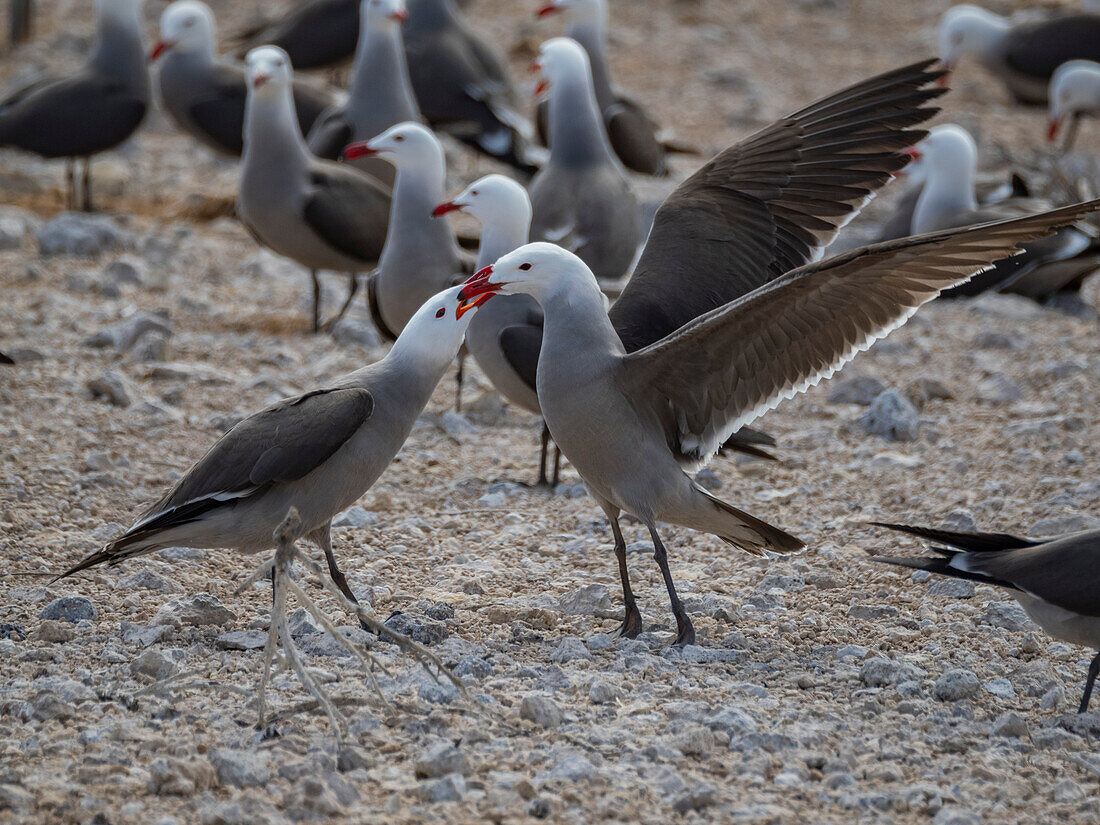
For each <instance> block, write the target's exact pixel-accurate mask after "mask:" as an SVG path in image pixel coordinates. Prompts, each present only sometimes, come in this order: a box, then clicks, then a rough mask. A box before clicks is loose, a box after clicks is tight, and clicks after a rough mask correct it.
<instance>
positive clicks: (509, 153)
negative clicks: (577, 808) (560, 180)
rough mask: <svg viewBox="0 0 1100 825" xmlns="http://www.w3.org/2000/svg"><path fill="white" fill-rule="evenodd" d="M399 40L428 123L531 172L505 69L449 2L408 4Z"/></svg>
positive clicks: (524, 125)
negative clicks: (402, 34)
mask: <svg viewBox="0 0 1100 825" xmlns="http://www.w3.org/2000/svg"><path fill="white" fill-rule="evenodd" d="M404 37H405V52H406V56H407V59H408V64H409V75H410V77H411V79H412V86H413V91H414V92H415V93H416V100H417V103H418V104H419V106H420V111H421V112H422V113H423V115H424V118H425V119H426V120H427V121H428V124H429V125H430V126H431V127H432V128H433V129H436V130H438V131H440V132H446V133H447V134H450V135H453V136H454V137H456V138H458V139H459V140H461V141H463V142H464V143H466V144H467V145H469V146H471V147H472V148H474V149H475V150H477V151H478V152H481V153H483V154H485V155H488V156H490V157H495V158H497V159H499V160H501V161H503V162H504V163H507V164H509V165H511V166H513V167H515V168H516V169H517V170H519V171H520V172H522V173H524V174H526V175H532V174H534V173H535V172H536V171H537V170H538V166H537V165H536V163H535V160H536V158H534V157H532V156H533V154H534V153H533V151H532V150H531V149H530V147H529V146H528V141H527V137H528V135H529V134H530V132H531V126H530V124H529V123H528V122H527V121H526V119H525V118H524V117H523V116H522V115H521V114H519V111H518V105H519V104H518V101H517V97H516V91H515V89H514V88H513V86H512V81H511V79H510V78H509V76H508V69H507V67H506V65H505V63H504V61H503V59H501V57H500V55H498V54H497V52H496V51H495V50H494V49H493V48H492V47H491V46H490V44H489V43H487V42H486V41H485V40H484V39H482V38H481V37H480V36H479V35H478V34H477V33H476V32H474V31H473V29H472V28H470V26H469V25H468V24H467V23H466V20H465V19H464V18H463V16H462V15H461V14H460V13H459V10H458V8H457V7H456V5H455V3H454V0H409V21H408V23H406V24H405V26H404Z"/></svg>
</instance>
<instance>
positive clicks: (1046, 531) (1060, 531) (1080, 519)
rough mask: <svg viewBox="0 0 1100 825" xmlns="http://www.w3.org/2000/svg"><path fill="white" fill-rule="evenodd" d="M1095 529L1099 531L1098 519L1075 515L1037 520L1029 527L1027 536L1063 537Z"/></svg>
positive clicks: (1099, 522)
mask: <svg viewBox="0 0 1100 825" xmlns="http://www.w3.org/2000/svg"><path fill="white" fill-rule="evenodd" d="M1096 529H1100V518H1098V517H1097V516H1093V515H1086V514H1080V513H1075V514H1073V515H1067V516H1051V517H1049V518H1044V519H1039V520H1038V521H1037V522H1035V523H1034V524H1033V525H1031V528H1030V529H1029V530H1028V531H1027V534H1028V535H1029V536H1063V535H1065V534H1066V533H1080V532H1083V531H1085V530H1096Z"/></svg>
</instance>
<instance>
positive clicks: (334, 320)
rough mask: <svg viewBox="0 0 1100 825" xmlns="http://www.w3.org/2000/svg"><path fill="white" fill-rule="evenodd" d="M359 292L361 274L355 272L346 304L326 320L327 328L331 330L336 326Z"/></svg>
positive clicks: (345, 300)
mask: <svg viewBox="0 0 1100 825" xmlns="http://www.w3.org/2000/svg"><path fill="white" fill-rule="evenodd" d="M358 292H359V275H358V274H356V273H354V272H353V273H352V274H351V284H350V285H349V286H348V297H347V298H345V299H344V305H343V306H342V307H340V311H339V312H337V313H336V314H335V315H334V316H333V317H331V318H329V319H328V320H327V321H325V324H324V327H325V329H326V330H329V331H331V330H332V328H333V327H335V326H336V324H337V323H338V322H339V321H340V319H341V318H343V317H344V316H345V315H346V314H347V312H348V309H350V308H351V302H352V301H353V300H355V296H356V295H357V294H358Z"/></svg>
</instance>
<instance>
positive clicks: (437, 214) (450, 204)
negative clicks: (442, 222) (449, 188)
mask: <svg viewBox="0 0 1100 825" xmlns="http://www.w3.org/2000/svg"><path fill="white" fill-rule="evenodd" d="M461 210H462V206H461V205H460V204H457V203H455V202H454V201H443V203H441V204H439V206H437V207H436V208H435V209H433V210H432V217H433V218H441V217H443V216H444V215H446V214H447V213H448V212H459V211H461Z"/></svg>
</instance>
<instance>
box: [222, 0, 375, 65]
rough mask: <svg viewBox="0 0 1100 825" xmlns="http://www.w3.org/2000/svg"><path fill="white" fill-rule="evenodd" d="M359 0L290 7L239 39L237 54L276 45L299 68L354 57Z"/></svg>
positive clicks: (320, 0) (319, 1)
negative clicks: (282, 14)
mask: <svg viewBox="0 0 1100 825" xmlns="http://www.w3.org/2000/svg"><path fill="white" fill-rule="evenodd" d="M360 2H361V0H306V2H298V3H293V4H291V8H290V10H289V11H288V12H287V13H286V14H285V15H284V16H282V17H280V18H279V19H278V20H275V21H273V22H271V23H268V24H265V25H262V26H259V27H258V28H256V29H253V30H252V31H249V32H245V33H244V34H242V35H241V36H240V39H241V40H244V41H245V43H244V45H242V46H241V47H240V50H239V52H238V54H245V53H247V52H248V51H250V50H251V49H253V48H256V47H258V46H263V45H270V46H278V47H279V48H281V49H283V50H284V51H285V52H286V53H287V54H288V55H290V60H291V63H292V64H293V65H294V66H295V67H296V68H298V69H319V68H322V67H324V66H331V65H332V64H334V63H339V62H340V61H342V60H345V59H347V58H348V57H351V56H352V55H353V54H355V44H356V43H357V42H358V40H359V4H360Z"/></svg>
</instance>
